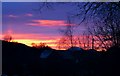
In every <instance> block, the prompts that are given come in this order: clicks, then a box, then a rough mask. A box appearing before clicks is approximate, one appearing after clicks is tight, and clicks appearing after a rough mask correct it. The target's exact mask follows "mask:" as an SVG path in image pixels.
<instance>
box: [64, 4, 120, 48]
mask: <svg viewBox="0 0 120 76" xmlns="http://www.w3.org/2000/svg"><path fill="white" fill-rule="evenodd" d="M73 4H74V5H75V6H77V8H78V11H77V12H75V13H72V17H74V18H78V19H79V22H80V23H79V24H78V25H80V24H81V23H82V22H84V23H85V22H86V23H87V24H88V26H87V27H89V28H91V30H90V31H91V35H93V37H94V36H96V38H97V41H96V39H94V40H93V39H92V42H93V43H94V44H98V43H96V42H98V40H99V45H100V44H101V47H103V48H109V47H111V46H120V35H119V34H120V19H119V18H120V14H119V13H120V2H87V3H86V2H77V3H73ZM90 23H93V24H94V25H93V26H94V27H93V28H92V25H91V24H90ZM70 28H71V27H69V28H68V29H70ZM67 34H68V36H69V39H70V44H71V45H72V44H73V39H72V38H73V37H72V36H73V35H70V34H72V32H71V31H69V32H66V35H67ZM93 43H92V44H93Z"/></svg>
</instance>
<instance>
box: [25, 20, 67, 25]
mask: <svg viewBox="0 0 120 76" xmlns="http://www.w3.org/2000/svg"><path fill="white" fill-rule="evenodd" d="M27 25H32V26H65V25H67V23H66V21H64V20H32V22H31V23H28V24H27Z"/></svg>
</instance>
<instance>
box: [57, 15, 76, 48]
mask: <svg viewBox="0 0 120 76" xmlns="http://www.w3.org/2000/svg"><path fill="white" fill-rule="evenodd" d="M74 27H75V26H74V24H73V23H72V21H71V19H70V17H68V20H67V25H66V26H65V28H64V29H62V30H60V33H62V35H63V38H61V39H60V40H59V44H62V46H63V45H64V46H65V47H64V48H69V47H74V46H75V45H76V39H75V37H74Z"/></svg>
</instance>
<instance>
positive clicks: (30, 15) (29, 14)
mask: <svg viewBox="0 0 120 76" xmlns="http://www.w3.org/2000/svg"><path fill="white" fill-rule="evenodd" d="M25 16H28V17H32V16H33V14H31V13H27V14H25Z"/></svg>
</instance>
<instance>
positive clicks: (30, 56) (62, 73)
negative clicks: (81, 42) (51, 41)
mask: <svg viewBox="0 0 120 76" xmlns="http://www.w3.org/2000/svg"><path fill="white" fill-rule="evenodd" d="M2 74H3V76H5V75H7V76H120V48H118V47H112V48H110V49H108V51H107V52H97V51H95V50H88V51H87V50H82V49H81V50H79V51H78V50H72V51H71V50H67V51H57V50H53V49H51V48H48V47H47V48H42V49H36V48H32V47H28V46H25V45H23V44H18V43H10V42H9V43H8V42H5V41H2Z"/></svg>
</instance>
